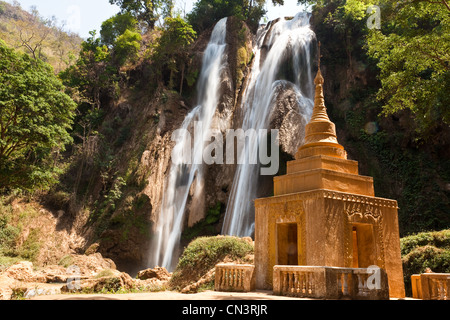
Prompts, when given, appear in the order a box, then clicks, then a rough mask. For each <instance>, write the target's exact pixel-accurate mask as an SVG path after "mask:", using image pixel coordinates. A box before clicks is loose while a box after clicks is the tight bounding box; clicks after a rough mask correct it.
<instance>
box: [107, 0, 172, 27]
mask: <svg viewBox="0 0 450 320" xmlns="http://www.w3.org/2000/svg"><path fill="white" fill-rule="evenodd" d="M109 2H110V3H111V4H116V5H118V6H119V7H120V8H121V10H122V13H126V12H128V13H130V14H132V15H133V16H134V17H136V19H138V20H140V21H143V22H145V23H146V24H147V26H148V28H150V29H154V28H155V24H156V22H157V21H158V20H159V19H160V18H161V16H162V17H163V18H166V17H168V16H170V15H171V12H172V9H173V6H174V1H173V0H109Z"/></svg>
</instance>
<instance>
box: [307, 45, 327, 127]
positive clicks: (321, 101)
mask: <svg viewBox="0 0 450 320" xmlns="http://www.w3.org/2000/svg"><path fill="white" fill-rule="evenodd" d="M320 46H321V44H320V42H319V70H318V72H317V76H316V79H315V80H314V84H315V85H316V95H315V99H314V110H313V115H312V118H311V122H313V121H314V122H315V121H330V118H329V117H328V114H327V108H326V106H325V96H324V94H323V84H324V82H325V81H324V79H323V76H322V72H321V71H320V59H321V55H320Z"/></svg>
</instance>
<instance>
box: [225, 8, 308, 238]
mask: <svg viewBox="0 0 450 320" xmlns="http://www.w3.org/2000/svg"><path fill="white" fill-rule="evenodd" d="M309 19H310V15H309V14H307V13H299V14H297V15H296V16H295V17H294V18H293V19H291V20H287V19H280V20H279V21H278V22H275V23H270V24H268V25H267V26H265V27H261V28H260V30H259V31H258V35H257V45H256V48H255V49H254V59H255V60H254V62H253V67H252V70H251V78H250V81H249V85H248V87H247V88H246V91H245V93H244V99H243V100H242V101H243V102H242V106H241V109H242V110H243V112H244V118H243V125H242V126H243V129H244V130H247V129H249V128H252V129H255V130H259V129H268V127H269V122H270V121H269V120H270V115H271V111H272V109H273V108H272V107H273V95H274V93H275V92H276V89H277V88H279V87H280V86H283V85H285V84H286V83H287V82H292V84H293V85H294V88H295V91H296V95H297V102H298V105H299V106H300V110H298V111H299V113H300V114H301V115H303V116H304V117H305V119H307V120H306V122H307V121H309V119H310V117H311V114H312V110H313V106H314V103H313V99H314V88H313V76H312V66H311V61H310V60H311V52H310V51H311V48H312V43H313V41H314V39H315V35H314V32H313V31H312V30H311V28H310V25H309ZM286 63H287V64H288V65H292V66H293V70H291V72H292V73H293V76H292V79H289V80H290V81H289V80H287V79H280V78H279V74H280V72H281V68H282V67H284V68H286ZM257 153H258V142H257V141H250V143H248V144H247V147H246V149H245V151H244V152H242V153H241V156H245V157H247V158H246V159H253V158H252V157H254V156H255V155H256V154H257ZM239 163H243V164H240V165H239V166H238V167H237V171H236V174H235V177H234V181H233V186H232V189H231V194H230V197H229V200H228V205H227V210H226V215H225V220H224V225H223V229H222V234H226V235H234V236H239V237H244V236H251V235H252V234H253V232H254V221H255V218H254V205H253V201H254V200H255V198H256V196H257V187H258V178H259V168H260V165H254V164H248V163H245V161H240V162H239Z"/></svg>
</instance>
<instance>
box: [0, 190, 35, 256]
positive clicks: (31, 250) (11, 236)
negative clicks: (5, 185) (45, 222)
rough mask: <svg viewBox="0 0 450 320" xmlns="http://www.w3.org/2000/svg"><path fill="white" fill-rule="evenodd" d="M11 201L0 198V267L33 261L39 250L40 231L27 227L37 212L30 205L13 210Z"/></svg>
mask: <svg viewBox="0 0 450 320" xmlns="http://www.w3.org/2000/svg"><path fill="white" fill-rule="evenodd" d="M11 199H13V197H10V199H9V200H8V199H7V198H6V197H0V265H3V264H4V265H11V264H13V263H15V262H17V261H20V260H28V261H34V260H35V259H36V258H37V255H38V254H39V252H40V249H41V237H40V235H41V229H40V228H39V227H37V228H30V227H29V226H30V223H31V222H32V221H33V219H35V218H36V217H37V216H38V215H39V212H38V211H37V210H36V209H35V208H34V207H33V206H31V205H25V206H23V207H19V208H20V209H13V206H12V205H11V202H12V200H11ZM24 230H28V231H27V232H26V238H24Z"/></svg>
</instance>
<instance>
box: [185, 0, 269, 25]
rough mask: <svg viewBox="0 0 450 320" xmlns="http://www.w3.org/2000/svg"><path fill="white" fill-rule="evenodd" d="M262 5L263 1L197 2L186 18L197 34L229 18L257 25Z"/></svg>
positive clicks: (263, 12) (220, 0)
mask: <svg viewBox="0 0 450 320" xmlns="http://www.w3.org/2000/svg"><path fill="white" fill-rule="evenodd" d="M264 3H265V0H198V1H197V2H196V3H195V4H194V8H193V9H192V11H191V13H189V14H188V16H187V17H188V21H189V23H190V24H191V25H192V26H193V27H194V29H195V30H196V31H197V32H201V31H203V30H205V29H208V28H209V27H211V26H213V25H214V24H215V23H216V22H217V21H219V20H220V19H222V18H224V17H230V16H235V17H239V18H240V19H242V20H247V22H249V23H250V24H256V25H258V23H259V20H260V19H261V18H262V16H263V15H264V14H265V10H264ZM250 18H251V20H250Z"/></svg>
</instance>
